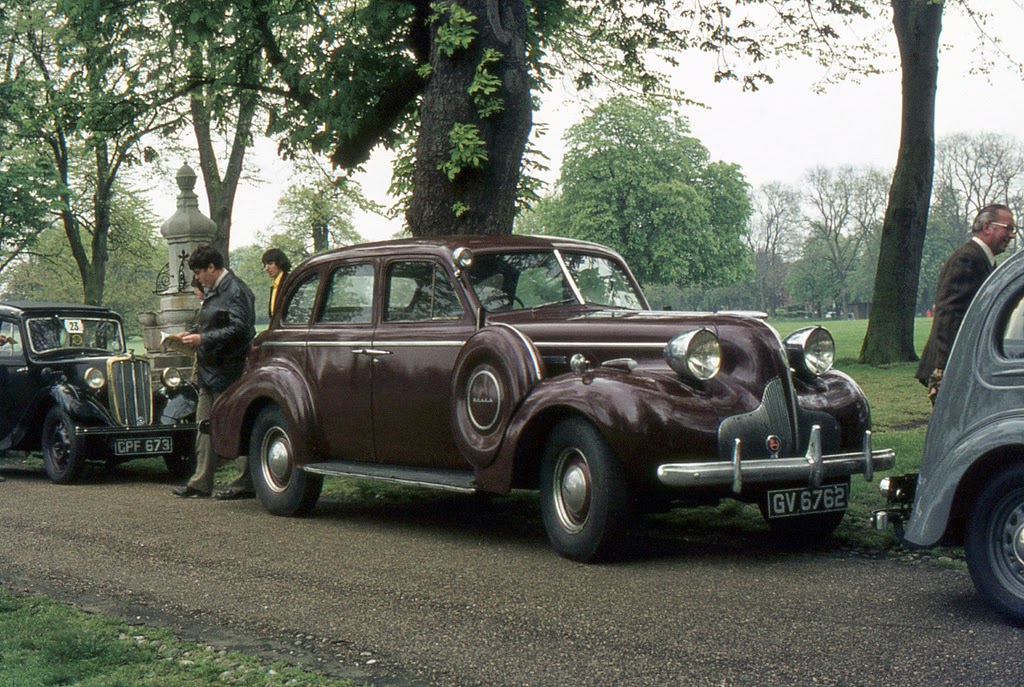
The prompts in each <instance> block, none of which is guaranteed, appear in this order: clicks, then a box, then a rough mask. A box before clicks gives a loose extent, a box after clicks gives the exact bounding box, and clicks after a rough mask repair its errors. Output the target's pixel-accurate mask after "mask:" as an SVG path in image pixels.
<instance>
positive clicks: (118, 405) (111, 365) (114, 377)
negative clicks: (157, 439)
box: [107, 356, 153, 427]
mask: <svg viewBox="0 0 1024 687" xmlns="http://www.w3.org/2000/svg"><path fill="white" fill-rule="evenodd" d="M107 383H108V385H109V386H108V393H109V395H110V412H111V413H113V415H114V418H115V419H116V420H117V421H118V422H119V423H120V424H121V425H123V426H125V427H144V426H146V425H149V424H152V421H153V383H152V380H151V379H150V375H149V360H147V359H146V358H136V357H135V356H126V357H122V358H111V359H110V360H108V361H107Z"/></svg>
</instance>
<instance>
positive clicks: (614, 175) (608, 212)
mask: <svg viewBox="0 0 1024 687" xmlns="http://www.w3.org/2000/svg"><path fill="white" fill-rule="evenodd" d="M688 134H689V126H688V124H687V122H686V120H685V119H684V118H683V117H681V116H679V115H677V114H675V113H674V112H672V111H671V110H670V109H669V108H668V107H667V106H666V105H663V104H659V103H637V102H633V101H631V100H628V99H625V98H613V99H612V100H609V101H608V102H606V103H604V104H602V105H600V106H598V107H597V108H595V109H594V111H593V112H592V113H591V114H590V115H589V116H588V117H586V118H585V119H584V120H583V121H581V122H580V123H579V124H576V125H575V126H573V127H571V128H570V129H569V131H568V132H567V133H566V136H565V142H566V147H567V151H566V154H565V158H564V160H563V163H562V174H561V177H560V179H559V189H560V193H559V194H558V195H556V196H554V197H552V198H551V199H550V202H548V203H545V204H544V205H543V206H539V207H538V212H539V213H541V218H540V220H541V221H540V224H542V225H543V226H542V228H541V229H540V230H541V231H543V232H544V233H549V234H556V235H561V236H569V237H575V238H582V239H587V240H591V241H597V242H599V243H603V244H606V245H608V246H611V247H612V248H615V249H616V250H618V251H619V252H620V253H622V254H623V256H624V257H625V258H626V260H627V262H628V263H629V264H630V266H631V267H632V269H633V270H634V272H635V273H636V276H637V278H638V279H639V280H640V281H641V282H642V283H644V284H653V283H676V284H700V285H704V286H707V285H714V284H727V283H730V282H733V281H736V280H737V279H738V278H740V277H742V276H743V275H744V274H746V273H747V271H748V269H749V266H748V262H747V258H746V255H747V251H746V249H745V247H744V245H743V242H742V236H743V231H744V227H745V224H746V221H747V218H748V217H749V215H750V211H751V210H750V201H749V198H748V195H747V192H748V186H747V183H746V181H745V180H744V178H743V175H742V173H741V172H740V170H739V168H738V167H737V166H736V165H732V164H725V163H720V162H714V163H712V162H710V161H709V156H708V151H707V149H705V148H704V146H703V145H702V144H701V143H700V141H698V140H697V139H695V138H693V137H691V136H689V135H688Z"/></svg>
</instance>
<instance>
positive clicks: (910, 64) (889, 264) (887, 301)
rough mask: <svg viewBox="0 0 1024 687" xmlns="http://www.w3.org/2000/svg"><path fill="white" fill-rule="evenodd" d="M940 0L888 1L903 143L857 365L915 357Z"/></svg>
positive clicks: (929, 187)
mask: <svg viewBox="0 0 1024 687" xmlns="http://www.w3.org/2000/svg"><path fill="white" fill-rule="evenodd" d="M943 5H944V3H943V1H942V0H892V9H893V29H894V30H895V32H896V40H897V42H898V44H899V49H900V66H901V70H902V75H903V90H902V110H901V116H900V147H899V153H898V155H897V158H896V171H895V173H894V174H893V178H892V186H891V187H890V189H889V205H888V207H887V208H886V212H885V221H884V223H883V225H882V242H881V247H880V249H879V256H878V271H877V272H876V276H875V289H874V294H873V296H872V298H871V302H872V308H871V317H870V319H869V320H868V328H867V334H866V335H865V337H864V344H863V346H862V347H861V351H860V360H861V362H866V363H874V364H882V363H891V362H900V361H911V360H917V352H916V351H915V350H914V310H915V306H916V303H917V286H918V281H919V277H920V273H921V254H922V249H923V246H924V237H925V230H926V228H927V223H928V205H929V202H930V200H931V193H932V178H933V170H934V163H935V90H936V86H937V83H938V71H939V34H940V32H941V31H942V9H943Z"/></svg>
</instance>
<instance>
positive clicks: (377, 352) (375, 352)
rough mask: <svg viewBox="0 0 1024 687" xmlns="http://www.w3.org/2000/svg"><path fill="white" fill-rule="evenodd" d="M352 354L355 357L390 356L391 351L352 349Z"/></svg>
mask: <svg viewBox="0 0 1024 687" xmlns="http://www.w3.org/2000/svg"><path fill="white" fill-rule="evenodd" d="M352 353H354V354H356V355H391V351H383V350H381V349H379V348H353V349H352Z"/></svg>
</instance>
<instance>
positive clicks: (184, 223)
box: [160, 164, 217, 296]
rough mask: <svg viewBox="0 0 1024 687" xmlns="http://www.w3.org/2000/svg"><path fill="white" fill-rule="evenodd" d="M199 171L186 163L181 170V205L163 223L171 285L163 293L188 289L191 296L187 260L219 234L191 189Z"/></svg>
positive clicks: (161, 230)
mask: <svg viewBox="0 0 1024 687" xmlns="http://www.w3.org/2000/svg"><path fill="white" fill-rule="evenodd" d="M196 178H197V177H196V173H195V171H193V170H192V168H191V167H189V166H188V165H187V164H186V165H182V166H181V169H179V170H178V175H177V182H178V188H179V189H180V192H179V193H178V209H177V210H176V211H175V212H174V214H173V215H171V216H170V217H169V218H168V219H167V221H166V222H164V223H163V225H162V226H161V227H160V233H161V234H163V237H164V238H165V239H167V267H168V276H169V282H170V283H169V285H168V286H169V288H168V289H167V290H166V291H164V293H167V294H171V293H187V294H189V295H190V296H191V294H192V290H191V289H190V288H189V283H190V282H191V281H192V277H191V274H190V273H189V271H188V265H187V264H186V263H187V260H188V256H189V255H191V254H192V251H194V250H195V249H196V248H198V247H199V246H201V245H204V244H208V243H211V242H212V241H213V238H214V236H216V235H217V224H216V223H215V222H214V221H213V220H212V219H210V218H209V217H207V216H206V215H204V214H203V213H202V212H200V211H199V196H197V195H196V194H195V192H194V191H193V190H192V189H194V188H195V186H196Z"/></svg>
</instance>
